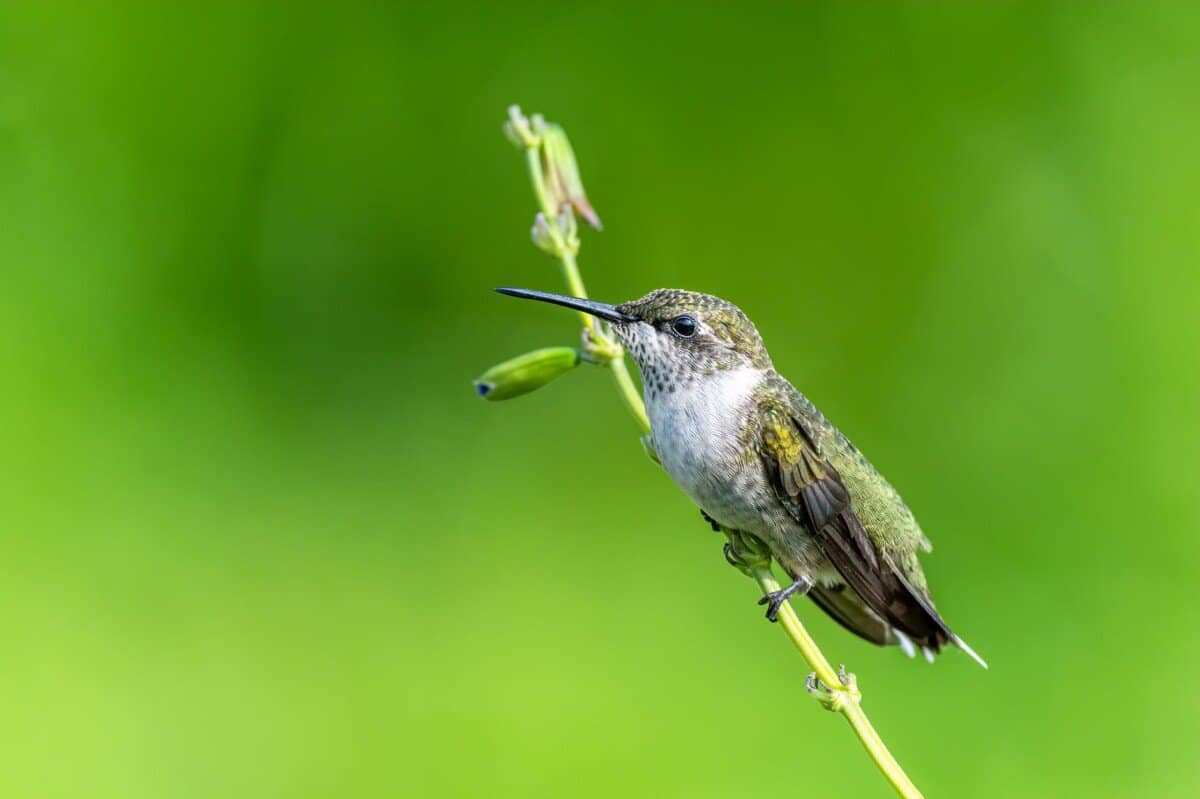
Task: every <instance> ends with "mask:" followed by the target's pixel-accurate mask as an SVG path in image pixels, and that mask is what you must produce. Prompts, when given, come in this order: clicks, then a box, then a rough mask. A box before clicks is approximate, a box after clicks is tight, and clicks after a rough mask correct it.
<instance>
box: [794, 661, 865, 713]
mask: <svg viewBox="0 0 1200 799" xmlns="http://www.w3.org/2000/svg"><path fill="white" fill-rule="evenodd" d="M837 676H838V685H834V686H829V685H826V684H825V683H824V682H822V681H821V680H819V679H817V675H816V673H813V674H809V675H808V677H806V678H805V679H804V690H806V691H808V694H809V696H811V697H812V698H813V699H816V700H817V701H818V702H820V703H821V707H823V708H825V709H826V710H832V711H834V712H840V711H841V709H842V707H843V706H844V705H845V703H846V702H859V701H861V700H862V694H861V693H859V691H858V680H857V679H856V678H855V676H854V675H853V674H848V673H847V672H846V667H845V666H844V665H843V666H838V675H837Z"/></svg>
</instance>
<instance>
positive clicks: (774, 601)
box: [758, 577, 813, 621]
mask: <svg viewBox="0 0 1200 799" xmlns="http://www.w3.org/2000/svg"><path fill="white" fill-rule="evenodd" d="M812 587H813V583H812V580H810V579H808V578H807V577H798V578H796V581H795V582H794V583H792V584H791V585H789V586H788V587H787V588H781V589H779V590H778V591H770V592H768V593H767V595H766V596H764V597H763V598H762V599H760V600H758V604H760V605H766V606H767V621H776V620H778V618H779V608H780V606H782V605H783V603H784V602H787V601H788V599H790V598H791V597H793V596H796V595H799V596H804V595H805V594H807V593H808V591H809V589H810V588H812Z"/></svg>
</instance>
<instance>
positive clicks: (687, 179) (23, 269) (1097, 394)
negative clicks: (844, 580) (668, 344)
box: [0, 3, 1200, 797]
mask: <svg viewBox="0 0 1200 799" xmlns="http://www.w3.org/2000/svg"><path fill="white" fill-rule="evenodd" d="M1198 74H1200V6H1197V5H1196V4H1163V5H1156V4H1124V5H1119V4H1114V5H1099V4H1096V5H1093V4H1061V5H1059V4H1055V5H1045V4H1032V3H1004V4H991V5H983V4H969V5H964V6H950V5H945V4H937V5H905V4H900V5H895V4H888V5H874V4H853V5H796V6H785V5H783V4H778V5H775V4H768V5H753V4H740V5H733V4H729V5H723V6H722V5H690V6H685V5H676V4H662V5H646V4H631V5H628V6H625V7H618V6H615V5H614V6H607V7H600V6H589V7H579V8H572V7H571V5H570V4H565V3H562V4H546V3H542V4H537V5H528V6H515V5H505V6H503V7H501V6H483V5H478V6H476V5H446V6H441V7H435V6H425V7H420V6H387V5H380V4H370V5H346V4H336V5H335V4H328V5H312V4H307V5H300V4H296V5H291V4H271V5H249V4H246V5H237V4H221V5H212V6H209V5H177V4H170V5H168V4H162V5H153V4H136V5H120V4H88V5H67V4H58V3H55V4H49V3H47V4H32V3H31V4H26V5H11V4H6V5H5V6H4V7H3V9H2V10H0V174H2V175H3V178H2V179H0V206H2V211H3V222H2V223H0V263H2V268H3V277H4V280H3V291H0V369H2V372H0V374H2V375H3V377H2V379H3V387H2V391H0V419H2V424H3V440H4V446H3V452H2V454H0V470H2V472H3V478H2V479H0V502H2V507H3V511H2V516H0V519H2V525H3V530H4V532H5V535H4V538H3V540H4V556H3V563H4V565H3V567H2V570H0V577H2V578H3V585H2V587H0V619H2V620H3V651H4V654H3V656H0V684H2V685H3V689H2V694H0V700H2V707H3V721H2V722H0V751H2V754H0V795H2V796H5V797H82V796H88V797H228V796H238V797H240V796H245V797H327V796H356V797H360V796H389V797H390V796H412V797H508V796H512V797H531V796H532V797H540V796H570V797H611V796H627V797H671V796H680V797H684V796H686V797H751V796H754V797H761V796H768V795H775V794H779V793H784V794H792V795H808V794H812V795H819V796H837V797H857V796H865V797H876V796H886V795H888V789H887V788H886V786H885V784H884V783H883V781H882V779H881V778H880V777H879V775H878V774H877V773H875V771H874V769H873V768H872V766H871V764H870V763H869V761H868V760H867V759H866V758H865V757H864V755H863V753H862V752H861V751H860V749H859V746H858V744H857V743H856V742H855V740H854V738H853V736H852V734H851V733H850V731H849V730H848V729H847V728H846V727H845V725H844V724H843V723H842V722H841V721H840V720H838V719H836V718H835V717H833V716H831V715H826V714H825V713H823V712H822V711H821V710H820V709H819V708H818V707H817V705H815V704H814V703H813V702H812V701H811V700H809V699H808V698H807V697H806V696H805V694H804V691H803V678H804V674H805V672H806V669H805V667H804V665H803V663H802V661H801V659H800V658H799V657H798V656H797V655H796V654H795V653H794V652H793V651H792V650H791V648H790V645H789V644H788V642H787V640H786V639H785V637H784V636H783V635H782V634H780V632H779V631H778V630H776V629H773V628H772V627H770V626H769V625H767V623H766V622H764V621H763V620H762V618H761V609H759V608H756V607H755V605H754V600H755V599H756V598H757V594H756V589H755V587H754V585H753V584H752V583H751V582H750V581H748V580H746V579H745V578H743V577H741V576H740V575H739V574H737V573H736V572H735V571H734V570H732V569H730V568H729V567H728V566H727V565H725V563H724V561H723V560H722V558H721V554H720V548H721V547H720V543H721V542H720V539H719V537H717V536H715V535H714V534H713V533H711V532H710V531H708V529H707V527H706V526H705V524H704V523H703V522H702V521H701V519H700V517H699V514H698V513H697V512H696V511H695V509H694V508H693V507H692V506H691V504H690V503H689V502H688V501H687V500H686V499H685V498H684V497H683V495H682V494H681V493H680V492H679V491H677V490H676V489H675V488H674V487H673V486H672V485H671V484H670V482H669V480H668V479H667V477H666V476H665V475H664V474H663V473H661V472H660V471H659V470H658V469H656V468H655V467H654V466H653V465H652V464H651V463H650V462H649V461H647V460H646V458H645V457H644V456H643V454H642V452H641V448H640V447H639V445H638V443H637V439H636V429H635V426H634V425H633V423H632V422H631V420H630V418H629V417H628V415H627V413H626V411H625V410H624V409H623V408H622V407H621V405H620V404H619V402H618V400H617V398H616V396H615V394H614V393H613V392H612V391H611V388H610V385H609V380H608V378H607V377H606V376H605V375H604V374H602V373H600V372H599V371H597V370H580V371H579V372H577V373H575V374H572V375H569V376H568V377H566V378H564V379H563V380H561V381H560V382H558V383H556V384H555V385H553V386H551V387H550V388H548V389H546V390H544V391H542V392H539V393H537V394H534V395H531V396H529V397H526V398H522V399H520V400H516V401H513V402H511V403H504V404H495V405H493V404H489V403H485V402H482V401H480V400H479V399H478V398H477V397H475V396H474V394H473V393H472V391H471V385H470V380H471V378H473V377H474V376H476V375H477V374H478V373H479V372H481V371H482V370H483V369H484V368H486V367H487V366H489V365H491V364H492V363H494V362H496V361H498V360H501V359H503V358H505V357H507V356H509V355H512V354H515V353H517V352H522V351H525V350H528V349H532V348H534V347H537V346H543V345H548V344H571V343H573V342H574V341H575V340H576V339H575V337H576V335H577V332H576V321H575V319H574V318H573V317H572V316H571V315H570V314H567V313H566V312H561V311H556V310H553V309H550V308H543V307H534V306H528V305H521V304H519V303H516V302H514V301H512V300H508V299H504V298H501V297H498V296H496V295H494V294H493V293H492V292H491V291H490V289H491V287H493V286H496V285H502V284H516V285H526V286H531V287H537V288H545V289H558V288H559V287H560V285H561V282H560V280H559V277H558V275H557V273H556V271H555V265H554V263H553V261H552V260H551V259H549V258H548V257H546V256H545V255H543V254H542V253H540V252H538V251H536V250H535V249H534V248H533V247H532V246H531V245H530V243H529V240H528V228H529V225H530V223H531V221H532V214H533V211H534V203H533V199H532V197H531V195H530V191H529V187H528V183H527V180H526V177H525V174H524V172H523V167H522V163H521V158H520V156H519V154H518V153H517V152H516V151H514V150H513V148H512V147H511V146H510V145H509V144H508V143H507V142H506V141H505V140H504V139H503V137H502V136H501V133H500V123H501V121H502V120H503V117H504V109H505V107H506V106H507V105H508V104H509V103H511V102H520V103H522V104H523V105H524V107H525V108H526V109H527V110H528V111H542V112H544V113H546V114H547V115H548V116H549V117H550V118H551V119H554V120H557V121H560V122H562V123H563V124H564V125H565V126H566V128H567V130H568V131H569V132H570V134H571V135H572V138H573V140H574V143H575V147H576V150H577V153H578V155H579V157H580V161H581V165H582V170H583V175H584V178H585V180H586V182H587V186H588V191H589V194H590V196H591V199H592V200H593V202H594V204H595V205H596V207H597V209H598V210H599V212H600V214H601V216H602V217H603V218H604V221H605V223H606V225H607V229H606V231H605V232H604V233H603V234H594V233H591V232H587V233H585V234H584V244H583V252H582V254H581V265H582V267H583V270H584V274H585V277H586V279H587V281H588V284H589V287H590V288H591V290H592V292H593V295H594V296H596V297H598V298H601V299H607V300H618V301H619V300H624V299H627V298H631V297H634V296H637V295H640V294H642V293H643V292H645V291H647V290H649V289H652V288H656V287H661V286H676V287H686V288H693V289H698V290H704V291H708V292H712V293H716V294H720V295H722V296H725V297H728V298H730V299H732V300H734V301H735V302H737V303H739V304H740V305H741V306H742V307H743V308H744V309H745V310H746V311H747V312H748V313H749V314H750V315H751V316H752V317H753V318H754V319H755V320H756V321H757V323H758V325H759V327H760V329H761V330H762V332H763V334H764V336H765V337H766V340H767V342H768V344H769V345H770V347H771V351H772V353H773V355H774V358H775V362H776V364H777V365H778V367H779V368H780V370H781V371H782V372H783V373H785V374H786V375H788V376H789V377H790V378H791V379H792V380H793V381H794V382H795V383H797V385H799V386H800V387H801V388H802V390H804V391H805V392H806V393H808V395H809V396H810V397H812V398H813V399H814V400H815V401H816V402H817V403H818V404H819V405H820V406H821V407H822V408H823V409H824V410H825V412H826V413H827V414H828V415H829V416H830V417H831V418H833V419H834V420H835V421H837V422H838V423H839V424H840V425H841V426H842V428H843V430H845V431H846V432H847V434H848V435H850V436H851V437H852V438H853V439H854V440H855V441H856V443H857V444H859V445H860V446H861V447H862V448H863V449H864V450H865V451H866V452H868V453H869V454H870V456H871V457H872V458H873V459H874V461H875V463H876V464H877V465H878V466H879V467H880V468H881V469H882V470H883V471H884V472H885V473H886V474H887V475H889V477H890V478H891V480H892V481H893V482H894V483H895V484H897V485H898V486H899V487H900V489H901V490H902V491H903V492H904V494H905V497H906V498H907V499H908V500H909V502H910V504H911V505H912V506H913V508H914V509H915V510H916V512H917V514H918V516H919V517H920V519H921V520H922V522H923V524H924V527H925V529H926V531H927V532H928V533H929V534H930V535H931V537H932V538H933V540H934V542H935V544H936V552H935V553H934V554H933V555H932V556H930V557H928V558H927V559H926V568H927V571H928V572H929V575H930V579H931V582H932V584H933V586H934V589H935V593H936V596H937V598H938V601H939V604H940V606H941V608H942V609H943V610H944V612H945V613H946V615H947V617H948V618H949V619H950V620H951V622H952V623H953V624H954V625H955V626H956V627H957V628H958V630H959V631H960V632H961V633H962V634H963V635H964V637H966V638H967V639H968V640H969V641H971V643H972V644H974V645H975V647H976V648H977V649H978V650H979V651H980V652H981V653H982V654H984V655H985V656H986V657H987V658H988V659H989V660H990V661H991V664H992V669H991V671H990V672H983V671H981V670H979V669H978V668H977V667H975V666H974V665H973V664H972V663H971V662H970V661H969V660H968V659H967V658H966V657H964V656H962V655H961V654H957V653H953V652H951V653H949V654H948V655H947V656H946V657H944V658H942V659H941V660H940V661H939V662H938V663H937V665H936V666H934V667H931V666H928V665H926V664H925V663H923V662H911V661H908V660H906V659H905V658H903V657H902V656H901V655H900V654H899V653H898V652H897V651H895V650H888V651H884V650H877V649H875V648H873V647H871V646H869V645H867V644H865V643H863V642H860V641H858V640H857V639H853V638H852V637H850V636H849V635H848V634H846V633H844V632H843V631H841V630H840V629H839V628H837V627H835V626H834V625H833V623H832V622H829V621H828V620H826V619H825V618H823V617H822V616H820V615H819V614H818V613H817V612H816V611H815V608H813V607H812V606H811V604H809V603H800V605H799V609H800V612H801V615H802V617H803V618H804V619H805V620H806V621H809V622H811V627H812V629H813V631H814V634H815V635H816V636H817V637H818V640H820V641H821V642H823V644H824V645H825V648H826V651H827V653H828V654H829V656H830V657H831V659H833V660H834V662H841V661H845V662H846V663H848V664H849V665H850V666H851V667H852V668H853V669H854V670H855V671H856V672H857V673H858V674H859V676H860V679H861V683H862V685H863V687H864V690H865V692H866V695H867V707H868V709H869V711H870V712H871V714H872V717H873V718H874V720H875V722H876V724H877V726H878V728H879V729H880V731H881V732H882V733H883V735H884V737H885V738H886V740H887V741H888V742H889V743H890V745H891V747H892V749H893V750H894V751H895V753H896V754H897V756H898V757H899V758H900V760H901V762H902V763H904V764H905V765H906V766H907V768H908V770H909V772H910V774H911V775H912V777H913V778H914V779H915V781H916V782H917V783H918V784H919V785H920V786H921V787H922V788H923V789H924V790H925V792H926V794H927V795H928V796H930V797H1013V796H1039V797H1040V796H1047V797H1050V796H1053V797H1059V796H1085V795H1087V796H1114V797H1117V796H1120V797H1125V796H1156V797H1194V796H1197V795H1198V794H1200V691H1198V689H1197V687H1196V681H1195V672H1196V667H1195V663H1196V661H1197V658H1198V657H1200V628H1198V626H1197V624H1196V616H1197V614H1198V613H1200V598H1198V596H1197V592H1196V586H1195V582H1196V577H1197V574H1198V572H1200V538H1198V533H1200V510H1198V508H1197V503H1196V498H1195V490H1196V488H1197V475H1198V473H1200V455H1198V453H1200V413H1198V411H1200V357H1198V348H1200V320H1198V316H1197V301H1198V299H1200V269H1198V268H1197V264H1198V259H1200V214H1198V203H1197V186H1198V184H1200V147H1197V139H1198V135H1200V83H1198V82H1197V75H1198Z"/></svg>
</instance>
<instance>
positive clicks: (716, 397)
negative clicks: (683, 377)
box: [646, 369, 763, 513]
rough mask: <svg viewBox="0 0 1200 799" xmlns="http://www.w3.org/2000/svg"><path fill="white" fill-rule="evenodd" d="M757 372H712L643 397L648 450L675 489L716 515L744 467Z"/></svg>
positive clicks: (757, 379)
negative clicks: (747, 422)
mask: <svg viewBox="0 0 1200 799" xmlns="http://www.w3.org/2000/svg"><path fill="white" fill-rule="evenodd" d="M762 378H763V372H762V371H760V370H758V369H735V370H731V371H728V372H716V373H715V374H713V375H711V376H705V377H701V378H698V379H696V380H694V381H692V382H691V383H690V384H688V385H686V386H680V387H679V388H677V389H676V390H675V391H674V392H662V391H660V392H657V394H656V395H654V396H648V397H647V405H646V410H647V413H648V414H649V416H650V426H651V428H652V429H653V441H654V449H655V451H656V452H657V453H658V458H659V460H660V461H661V462H662V465H663V468H665V469H666V470H667V473H668V474H669V475H671V479H673V480H674V481H675V482H676V484H678V485H679V487H680V488H682V489H683V491H684V492H685V493H686V494H687V495H688V496H689V497H691V499H692V501H693V502H696V503H697V504H698V505H700V506H701V507H702V508H705V509H706V510H708V511H709V513H716V512H717V510H718V505H723V504H725V503H727V502H728V500H729V493H730V487H731V483H732V482H733V481H734V480H735V478H736V477H737V475H738V472H739V471H740V470H741V469H742V468H743V464H744V463H745V458H744V453H743V452H742V448H743V442H742V435H741V433H742V430H741V427H742V425H743V424H744V423H745V420H746V419H747V416H748V414H746V413H745V407H746V405H747V404H748V403H749V402H750V401H751V398H752V395H753V392H754V389H755V387H756V386H757V385H758V384H759V382H760V381H761V380H762Z"/></svg>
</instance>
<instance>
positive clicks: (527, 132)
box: [504, 105, 538, 147]
mask: <svg viewBox="0 0 1200 799" xmlns="http://www.w3.org/2000/svg"><path fill="white" fill-rule="evenodd" d="M504 135H505V136H507V137H508V140H509V141H511V142H512V143H513V144H515V145H516V146H517V147H536V146H537V145H538V136H537V134H536V133H535V132H534V130H533V126H532V124H531V123H530V121H529V118H528V117H526V116H525V115H524V114H522V113H521V106H519V105H510V106H509V107H508V119H507V120H506V121H505V122H504Z"/></svg>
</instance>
